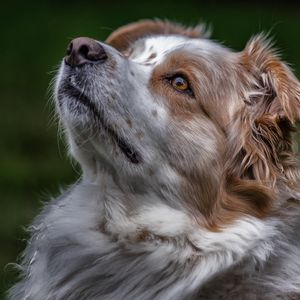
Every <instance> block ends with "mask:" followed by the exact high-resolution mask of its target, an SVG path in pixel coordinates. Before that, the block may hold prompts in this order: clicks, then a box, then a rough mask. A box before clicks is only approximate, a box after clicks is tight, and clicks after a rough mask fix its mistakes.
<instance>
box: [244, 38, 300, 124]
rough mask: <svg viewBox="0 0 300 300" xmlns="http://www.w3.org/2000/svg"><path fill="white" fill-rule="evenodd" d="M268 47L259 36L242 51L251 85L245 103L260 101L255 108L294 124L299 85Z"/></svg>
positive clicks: (298, 113)
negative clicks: (261, 107)
mask: <svg viewBox="0 0 300 300" xmlns="http://www.w3.org/2000/svg"><path fill="white" fill-rule="evenodd" d="M271 46H272V45H271V43H270V41H269V40H267V39H266V38H265V37H264V36H262V35H259V36H256V37H254V38H253V39H251V40H250V41H249V42H248V44H247V45H246V48H245V50H244V51H243V52H242V63H243V64H244V66H245V67H246V69H247V71H248V72H249V73H250V76H253V78H254V84H255V87H254V90H253V94H252V95H251V93H250V94H249V96H250V97H249V98H248V100H249V104H250V105H251V104H253V102H257V101H258V102H261V103H259V105H263V106H264V107H265V109H266V111H265V112H264V113H269V114H271V115H273V116H274V117H275V116H280V117H282V118H287V119H288V120H289V121H290V122H291V123H295V122H296V121H299V120H300V83H299V81H298V79H297V78H296V77H295V76H294V74H293V73H292V71H291V70H290V68H289V67H288V66H287V65H286V64H285V63H284V62H282V61H281V60H280V58H279V56H278V55H277V54H276V51H274V50H273V49H272V47H271ZM251 98H252V99H251ZM266 101H267V102H268V103H265V102H266Z"/></svg>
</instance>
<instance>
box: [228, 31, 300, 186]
mask: <svg viewBox="0 0 300 300" xmlns="http://www.w3.org/2000/svg"><path fill="white" fill-rule="evenodd" d="M239 63H240V64H241V65H242V68H241V69H242V71H241V73H240V75H241V76H240V79H241V81H242V82H243V83H242V84H243V88H242V90H243V92H242V93H243V100H244V101H245V106H244V107H243V108H242V109H241V110H239V111H238V112H237V114H236V116H235V117H234V120H233V123H234V124H233V125H232V126H231V128H232V130H233V131H232V132H231V133H229V140H230V141H229V143H228V144H229V149H228V153H229V154H228V155H229V156H230V157H232V158H230V157H228V161H229V165H228V167H227V171H228V173H229V174H230V176H233V177H235V178H246V179H254V180H259V181H260V182H263V184H268V185H269V184H271V185H273V186H274V184H276V182H277V181H278V179H279V180H280V179H281V180H283V181H284V182H285V183H286V184H289V183H291V182H292V181H294V180H295V179H296V177H298V175H299V174H298V175H297V174H295V173H294V170H296V164H297V162H296V159H295V153H294V150H293V145H292V132H293V131H294V129H295V126H294V125H295V123H296V122H298V121H299V120H300V83H299V81H298V80H297V78H296V77H295V76H294V74H293V73H292V71H291V70H290V69H289V67H288V66H287V65H286V64H285V63H284V62H282V61H281V60H280V58H279V57H278V55H277V54H276V52H275V51H274V50H273V49H272V47H271V45H270V42H269V41H268V40H267V39H266V38H264V37H262V36H257V37H255V38H253V39H251V40H250V42H249V43H248V44H247V46H246V48H245V49H244V51H243V52H241V53H239ZM297 180H298V179H297Z"/></svg>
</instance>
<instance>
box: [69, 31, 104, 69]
mask: <svg viewBox="0 0 300 300" xmlns="http://www.w3.org/2000/svg"><path fill="white" fill-rule="evenodd" d="M106 58H107V55H106V53H105V50H104V48H103V47H102V46H101V45H100V44H99V43H98V42H97V41H95V40H93V39H90V38H87V37H79V38H76V39H74V40H72V41H71V43H70V44H69V46H68V49H67V55H66V57H65V63H66V64H67V65H69V66H72V67H76V66H80V65H83V64H85V63H95V62H104V61H105V60H106Z"/></svg>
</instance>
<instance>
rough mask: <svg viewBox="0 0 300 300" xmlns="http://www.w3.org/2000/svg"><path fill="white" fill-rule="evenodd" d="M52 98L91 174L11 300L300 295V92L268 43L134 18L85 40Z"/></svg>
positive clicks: (35, 252) (57, 208)
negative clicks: (299, 142) (298, 140)
mask: <svg viewBox="0 0 300 300" xmlns="http://www.w3.org/2000/svg"><path fill="white" fill-rule="evenodd" d="M54 94H55V103H56V108H57V111H58V114H59V117H60V122H61V123H62V126H63V128H64V130H65V133H66V138H67V141H68V145H69V151H70V153H71V155H72V156H73V157H74V158H75V159H76V160H77V161H78V162H79V164H80V166H81V169H82V176H81V179H80V180H79V181H78V182H77V183H76V184H74V185H73V186H72V187H70V188H69V189H68V190H67V191H66V192H64V193H63V194H62V195H61V196H60V197H58V198H57V199H55V200H52V201H50V203H48V204H47V205H46V206H45V208H44V209H43V211H42V212H41V213H40V215H39V216H38V217H37V218H36V220H35V221H34V223H33V225H32V226H31V227H30V228H29V230H30V232H31V238H30V240H29V242H28V245H27V248H26V250H25V252H24V259H23V262H22V263H21V265H20V268H21V277H22V279H21V280H20V281H19V282H18V283H17V284H16V285H15V286H14V287H13V288H12V289H11V290H10V299H14V300H15V299H28V300H29V299H30V300H54V299H56V300H58V299H76V300H80V299H105V300H118V299H122V300H124V299H127V300H133V299H143V300H150V299H151V300H153V299H166V300H168V299H170V300H179V299H180V300H181V299H213V300H214V299H230V300H234V299H245V300H248V299H249V300H250V299H261V300H262V299H263V300H269V299H272V300H274V299H300V239H299V238H300V202H299V199H300V172H299V170H300V169H299V163H298V161H297V157H296V146H295V143H293V141H294V135H295V134H294V133H295V130H296V124H297V122H298V121H299V119H300V83H299V81H298V80H297V78H296V77H295V75H294V74H293V73H292V71H291V70H290V68H289V67H288V66H287V64H285V63H284V62H283V61H282V60H281V59H280V57H279V55H278V54H277V52H276V51H275V50H274V49H273V46H272V43H271V42H270V40H269V39H268V38H267V37H266V36H264V35H257V36H254V37H252V38H251V39H250V41H249V42H248V43H247V45H246V46H245V48H244V50H242V51H240V52H234V51H232V50H231V49H229V48H226V47H225V46H223V45H221V44H219V43H217V42H215V41H213V40H211V39H209V35H208V33H207V30H205V26H203V25H199V26H196V27H184V26H182V25H180V24H177V23H173V22H170V21H160V20H142V21H138V22H135V23H132V24H129V25H126V26H124V27H121V28H119V29H117V30H116V31H114V32H113V33H112V34H111V35H110V36H109V37H108V38H107V40H106V42H105V43H101V42H98V41H96V40H94V39H90V38H85V37H81V38H76V39H74V40H73V41H72V42H71V43H70V45H69V47H68V49H67V55H66V56H65V58H64V60H63V62H62V64H61V67H60V70H59V72H58V74H57V78H56V84H55V92H54Z"/></svg>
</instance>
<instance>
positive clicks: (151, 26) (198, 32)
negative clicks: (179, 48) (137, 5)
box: [106, 20, 209, 51]
mask: <svg viewBox="0 0 300 300" xmlns="http://www.w3.org/2000/svg"><path fill="white" fill-rule="evenodd" d="M163 34H176V35H184V36H187V37H190V38H199V37H208V35H209V32H208V31H206V30H205V26H204V25H202V24H200V25H198V26H196V27H185V26H182V25H180V24H177V23H174V22H170V21H161V20H141V21H138V22H135V23H131V24H128V25H125V26H122V27H120V28H119V29H117V30H116V31H114V32H113V33H112V34H110V36H109V37H108V38H107V39H106V43H107V44H109V45H111V46H112V47H114V48H116V49H117V50H119V51H124V50H126V49H127V48H128V47H129V46H130V44H132V43H134V42H135V41H136V40H138V39H140V38H142V37H145V36H151V35H163Z"/></svg>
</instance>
